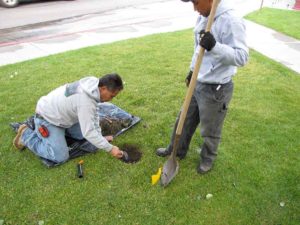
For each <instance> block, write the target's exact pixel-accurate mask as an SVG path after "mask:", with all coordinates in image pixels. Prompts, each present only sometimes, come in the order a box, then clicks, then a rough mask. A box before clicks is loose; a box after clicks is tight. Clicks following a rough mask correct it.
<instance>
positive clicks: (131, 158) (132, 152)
mask: <svg viewBox="0 0 300 225" xmlns="http://www.w3.org/2000/svg"><path fill="white" fill-rule="evenodd" d="M119 148H120V149H121V150H122V151H124V152H126V153H127V154H128V158H127V159H125V158H122V159H121V160H122V161H123V162H125V163H136V162H138V161H140V159H141V158H142V152H141V151H140V149H139V147H138V146H136V145H133V144H123V145H121V146H119Z"/></svg>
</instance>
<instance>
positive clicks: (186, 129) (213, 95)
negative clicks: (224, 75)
mask: <svg viewBox="0 0 300 225" xmlns="http://www.w3.org/2000/svg"><path fill="white" fill-rule="evenodd" d="M232 93H233V82H232V81H230V82H228V83H226V84H222V85H220V86H219V85H218V84H203V83H199V82H198V83H197V85H196V87H195V91H194V93H193V96H192V99H191V103H190V105H189V108H188V112H187V115H186V118H185V122H184V125H183V129H182V133H181V135H180V139H179V143H178V147H177V156H180V157H185V155H186V154H187V151H188V149H189V145H190V142H191V139H192V137H193V135H194V133H195V130H196V128H197V126H198V125H199V124H200V132H201V136H202V138H203V144H202V146H201V158H202V161H206V160H210V161H214V160H215V158H216V157H217V154H218V146H219V143H220V140H221V133H222V128H223V123H224V120H225V117H226V114H227V109H228V105H229V103H230V100H231V98H232ZM179 117H180V113H179V115H178V117H177V119H176V123H175V126H174V129H173V132H172V136H171V140H170V144H169V145H168V147H167V150H171V151H172V150H173V144H174V139H175V134H176V128H177V124H178V121H179Z"/></svg>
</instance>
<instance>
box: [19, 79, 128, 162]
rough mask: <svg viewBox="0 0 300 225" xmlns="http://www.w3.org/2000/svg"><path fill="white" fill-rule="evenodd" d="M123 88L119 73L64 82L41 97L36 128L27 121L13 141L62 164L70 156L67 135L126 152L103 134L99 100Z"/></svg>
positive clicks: (118, 154)
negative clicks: (28, 124)
mask: <svg viewBox="0 0 300 225" xmlns="http://www.w3.org/2000/svg"><path fill="white" fill-rule="evenodd" d="M122 89H123V82H122V79H121V77H120V76H119V75H118V74H107V75H105V76H103V77H101V78H99V79H98V78H96V77H85V78H83V79H81V80H79V81H75V82H73V83H69V84H65V85H63V86H60V87H58V88H56V89H55V90H53V91H51V92H50V93H49V94H48V95H46V96H43V97H41V98H40V99H39V101H38V103H37V106H36V115H35V118H34V123H35V130H31V129H30V128H28V127H27V126H26V125H25V124H24V125H21V126H20V127H19V129H18V132H17V136H16V137H15V139H14V141H13V144H14V146H15V147H16V148H17V149H20V150H22V149H24V148H25V146H26V147H28V148H29V149H30V150H31V151H32V152H33V153H34V154H36V155H37V156H39V157H42V158H44V159H47V160H50V161H53V162H55V163H57V164H62V163H64V162H65V161H67V160H68V159H69V149H68V146H67V143H66V139H65V135H67V136H70V137H72V138H74V139H78V140H82V139H83V138H85V139H86V140H88V141H89V142H90V143H92V144H93V145H95V146H96V147H98V148H99V149H104V150H105V151H106V152H109V153H110V154H111V155H112V156H114V157H116V158H121V157H122V156H123V152H122V151H121V150H120V149H119V148H118V147H117V146H113V145H111V144H110V143H109V141H112V137H111V136H109V137H103V136H102V134H101V128H100V125H99V116H98V113H97V107H99V106H98V103H99V102H107V101H110V100H112V99H113V98H114V97H115V96H117V95H118V93H119V92H120V91H121V90H122Z"/></svg>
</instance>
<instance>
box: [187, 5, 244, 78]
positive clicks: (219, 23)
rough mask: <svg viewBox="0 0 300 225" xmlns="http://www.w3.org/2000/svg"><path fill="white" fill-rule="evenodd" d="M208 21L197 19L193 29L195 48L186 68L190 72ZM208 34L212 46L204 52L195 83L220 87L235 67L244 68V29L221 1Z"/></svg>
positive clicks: (231, 74)
mask: <svg viewBox="0 0 300 225" xmlns="http://www.w3.org/2000/svg"><path fill="white" fill-rule="evenodd" d="M207 21H208V18H207V17H203V16H201V15H200V16H199V17H198V19H197V23H196V26H195V28H194V35H195V47H194V55H193V58H192V62H191V65H190V69H191V70H192V71H193V70H194V67H195V63H196V60H197V56H198V54H199V51H200V46H199V33H200V31H201V30H205V28H206V24H207ZM211 33H212V34H213V35H214V37H215V39H216V45H215V47H214V48H213V49H212V50H211V51H205V54H204V57H203V61H202V65H201V67H200V71H199V74H198V78H197V80H198V81H199V82H201V83H209V84H224V83H227V82H229V81H230V80H231V78H232V76H234V74H235V73H236V72H237V67H240V66H244V65H245V64H246V63H247V61H248V47H247V44H246V27H245V24H244V22H243V20H242V19H241V18H238V17H236V16H235V15H234V11H233V9H232V8H231V7H229V6H228V5H227V3H226V1H224V0H223V1H221V2H220V4H219V6H218V8H217V11H216V15H215V18H214V23H213V25H212V29H211Z"/></svg>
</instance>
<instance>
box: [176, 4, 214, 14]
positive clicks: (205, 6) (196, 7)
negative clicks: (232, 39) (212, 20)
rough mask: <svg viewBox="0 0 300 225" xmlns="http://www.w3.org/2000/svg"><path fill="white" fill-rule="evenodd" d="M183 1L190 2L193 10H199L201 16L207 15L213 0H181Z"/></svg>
mask: <svg viewBox="0 0 300 225" xmlns="http://www.w3.org/2000/svg"><path fill="white" fill-rule="evenodd" d="M181 1H183V2H192V3H193V4H194V10H195V11H197V12H199V13H200V14H201V15H202V16H204V17H208V16H209V14H210V10H211V7H212V3H213V0H181Z"/></svg>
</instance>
